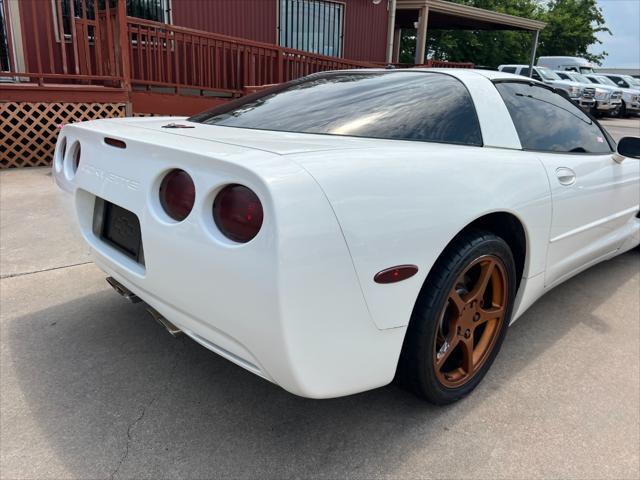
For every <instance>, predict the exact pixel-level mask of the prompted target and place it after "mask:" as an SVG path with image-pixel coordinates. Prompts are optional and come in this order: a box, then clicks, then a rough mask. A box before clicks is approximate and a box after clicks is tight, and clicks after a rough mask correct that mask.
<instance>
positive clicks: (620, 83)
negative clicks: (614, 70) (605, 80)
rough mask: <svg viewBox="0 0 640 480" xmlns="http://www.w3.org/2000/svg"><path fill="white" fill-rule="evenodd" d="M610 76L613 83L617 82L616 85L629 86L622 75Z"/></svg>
mask: <svg viewBox="0 0 640 480" xmlns="http://www.w3.org/2000/svg"><path fill="white" fill-rule="evenodd" d="M609 78H610V79H611V80H613V83H615V84H616V85H619V86H621V87H622V88H629V84H628V83H627V82H625V81H624V79H623V78H622V77H609Z"/></svg>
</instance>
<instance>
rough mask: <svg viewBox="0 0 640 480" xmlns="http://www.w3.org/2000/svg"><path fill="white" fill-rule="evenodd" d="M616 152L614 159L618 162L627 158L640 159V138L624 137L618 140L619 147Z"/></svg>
mask: <svg viewBox="0 0 640 480" xmlns="http://www.w3.org/2000/svg"><path fill="white" fill-rule="evenodd" d="M616 150H617V151H616V153H615V154H614V160H615V161H616V162H618V163H620V162H622V161H623V160H624V159H625V158H636V159H639V160H640V138H638V137H623V138H622V139H620V141H619V142H618V148H617V149H616Z"/></svg>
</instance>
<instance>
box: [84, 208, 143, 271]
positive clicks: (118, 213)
mask: <svg viewBox="0 0 640 480" xmlns="http://www.w3.org/2000/svg"><path fill="white" fill-rule="evenodd" d="M93 231H94V233H95V234H96V235H97V236H98V237H99V238H101V239H102V240H103V241H105V242H106V243H108V244H109V245H111V246H112V247H114V248H115V249H116V250H118V251H120V252H122V253H124V254H125V255H126V256H128V257H129V258H131V259H133V260H135V261H136V262H138V263H141V264H143V265H144V254H143V250H142V235H141V233H140V221H139V220H138V217H137V216H136V214H135V213H133V212H130V211H129V210H126V209H124V208H122V207H120V206H118V205H116V204H115V203H111V202H108V201H106V200H103V199H101V198H97V199H96V206H95V210H94V217H93Z"/></svg>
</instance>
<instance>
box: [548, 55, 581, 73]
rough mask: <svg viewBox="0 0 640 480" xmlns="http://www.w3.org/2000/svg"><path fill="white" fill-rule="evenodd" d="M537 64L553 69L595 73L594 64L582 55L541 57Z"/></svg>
mask: <svg viewBox="0 0 640 480" xmlns="http://www.w3.org/2000/svg"><path fill="white" fill-rule="evenodd" d="M537 65H538V66H539V67H547V68H549V69H551V70H563V71H569V72H578V73H594V70H593V69H594V65H593V64H592V63H591V62H590V61H589V60H587V59H586V58H582V57H540V58H538V63H537Z"/></svg>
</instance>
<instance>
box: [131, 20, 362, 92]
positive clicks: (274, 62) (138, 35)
mask: <svg viewBox="0 0 640 480" xmlns="http://www.w3.org/2000/svg"><path fill="white" fill-rule="evenodd" d="M127 34H128V44H129V57H130V58H131V60H132V61H131V83H132V84H134V85H145V86H161V87H173V88H197V89H203V90H216V91H230V92H241V91H242V90H243V89H244V87H246V86H249V85H266V84H274V83H282V82H286V81H288V80H292V79H295V78H299V77H302V76H304V75H308V74H311V73H315V72H320V71H326V70H340V69H346V68H366V67H372V66H374V65H373V64H372V63H367V62H358V61H353V60H344V59H341V58H333V57H325V56H322V55H317V54H313V53H307V52H302V51H299V50H293V49H288V48H283V47H279V46H277V45H271V44H267V43H258V42H252V41H250V40H244V39H238V38H234V37H229V36H226V35H220V34H215V33H209V32H204V31H199V30H193V29H189V28H184V27H177V26H175V25H167V24H164V23H159V22H152V21H148V20H141V19H138V18H133V17H127Z"/></svg>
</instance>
